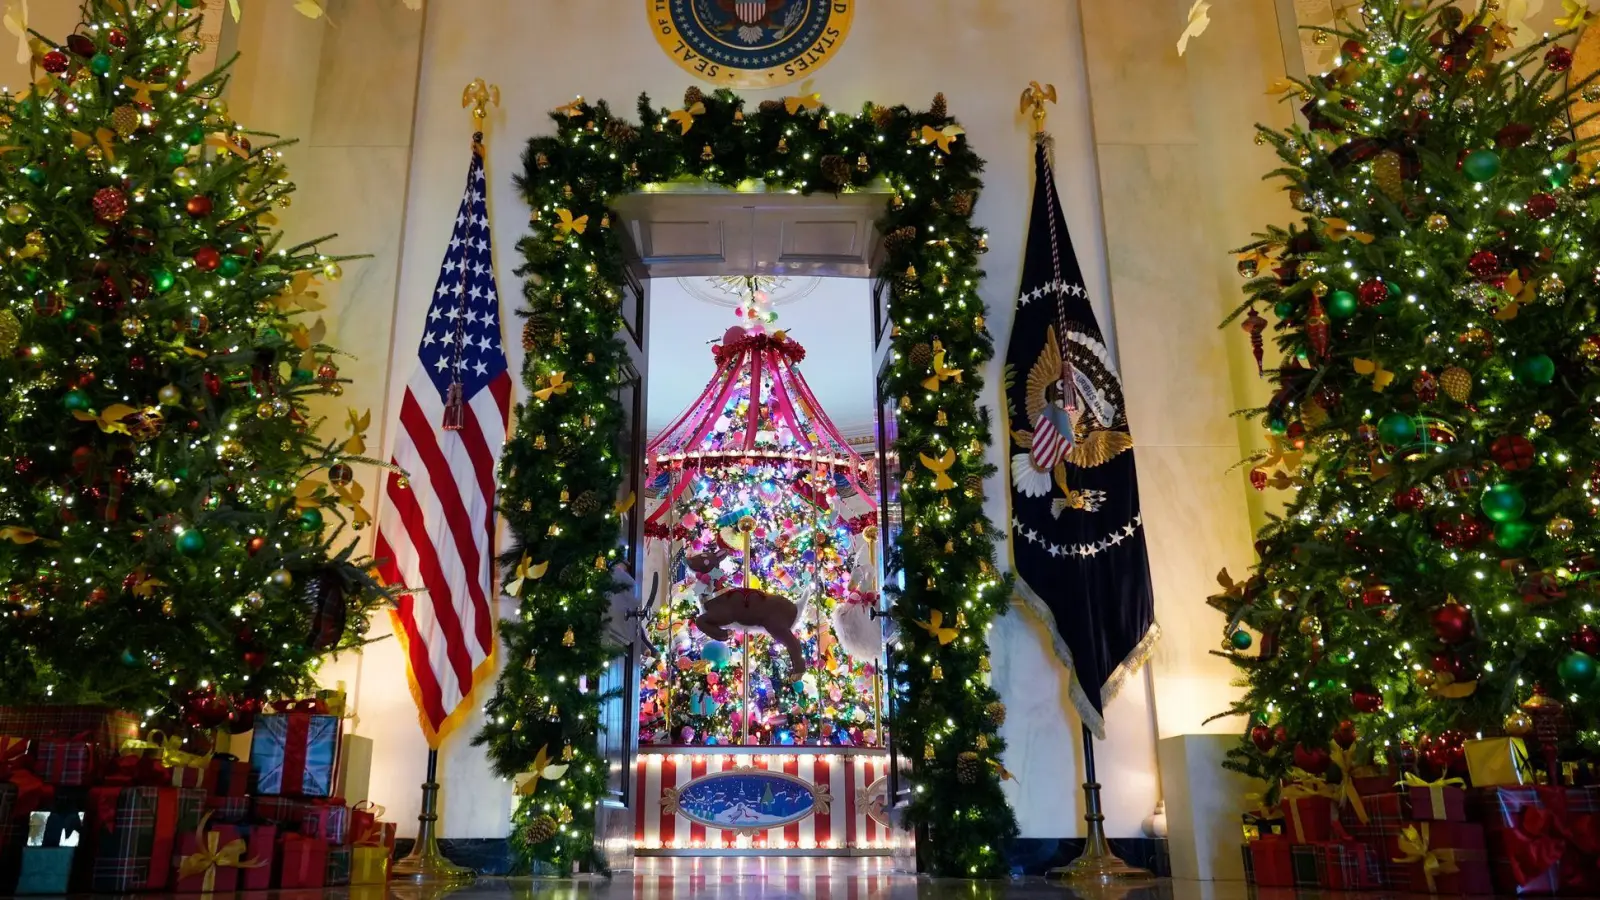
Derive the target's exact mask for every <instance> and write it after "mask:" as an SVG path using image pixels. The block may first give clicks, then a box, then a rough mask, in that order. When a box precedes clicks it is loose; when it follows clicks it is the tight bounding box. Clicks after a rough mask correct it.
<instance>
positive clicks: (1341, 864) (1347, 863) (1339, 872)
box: [1311, 841, 1383, 891]
mask: <svg viewBox="0 0 1600 900" xmlns="http://www.w3.org/2000/svg"><path fill="white" fill-rule="evenodd" d="M1311 851H1312V855H1313V857H1314V858H1315V859H1316V865H1317V873H1318V880H1317V886H1318V887H1323V888H1327V889H1328V890H1334V891H1363V890H1369V889H1371V888H1376V887H1380V886H1381V885H1382V883H1383V869H1382V866H1380V865H1379V863H1378V853H1377V849H1376V848H1374V847H1372V846H1369V845H1367V844H1364V843H1362V842H1360V841H1328V842H1326V843H1322V844H1312V845H1311Z"/></svg>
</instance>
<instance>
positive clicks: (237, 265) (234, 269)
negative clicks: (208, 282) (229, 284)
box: [217, 256, 244, 278]
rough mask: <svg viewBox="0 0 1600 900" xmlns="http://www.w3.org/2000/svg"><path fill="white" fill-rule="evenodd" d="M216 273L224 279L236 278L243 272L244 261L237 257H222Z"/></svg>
mask: <svg viewBox="0 0 1600 900" xmlns="http://www.w3.org/2000/svg"><path fill="white" fill-rule="evenodd" d="M217 271H218V272H221V273H222V277H224V278H237V277H238V276H239V273H240V272H243V271H244V260H242V259H240V258H239V257H237V256H224V257H223V258H222V265H220V266H218V267H217Z"/></svg>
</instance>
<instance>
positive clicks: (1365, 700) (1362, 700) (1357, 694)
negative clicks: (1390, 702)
mask: <svg viewBox="0 0 1600 900" xmlns="http://www.w3.org/2000/svg"><path fill="white" fill-rule="evenodd" d="M1350 705H1351V706H1353V707H1355V708H1356V712H1363V713H1375V712H1377V711H1378V710H1380V709H1383V695H1382V694H1380V693H1378V692H1377V691H1374V690H1371V689H1370V688H1367V689H1357V690H1354V691H1351V692H1350Z"/></svg>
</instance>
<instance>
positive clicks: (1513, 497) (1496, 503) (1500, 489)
mask: <svg viewBox="0 0 1600 900" xmlns="http://www.w3.org/2000/svg"><path fill="white" fill-rule="evenodd" d="M1478 505H1479V506H1481V507H1483V514H1484V515H1486V516H1488V517H1489V518H1490V519H1491V520H1492V521H1495V522H1510V521H1512V520H1514V519H1520V518H1522V514H1523V513H1524V512H1525V511H1527V509H1528V500H1527V498H1526V497H1523V496H1522V488H1519V487H1517V486H1516V485H1514V484H1512V483H1511V482H1509V481H1502V482H1500V483H1499V484H1491V485H1489V487H1488V488H1486V489H1485V490H1484V492H1483V497H1482V499H1480V500H1479V501H1478Z"/></svg>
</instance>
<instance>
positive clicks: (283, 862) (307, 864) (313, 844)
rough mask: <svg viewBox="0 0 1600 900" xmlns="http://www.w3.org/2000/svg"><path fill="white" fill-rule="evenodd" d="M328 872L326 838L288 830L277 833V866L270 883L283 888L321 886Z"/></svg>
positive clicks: (294, 888) (295, 888)
mask: <svg viewBox="0 0 1600 900" xmlns="http://www.w3.org/2000/svg"><path fill="white" fill-rule="evenodd" d="M327 874H328V842H327V841H325V840H322V839H321V838H313V837H306V836H305V835H302V834H295V833H293V832H289V833H286V834H279V835H278V868H277V875H276V877H275V878H274V879H273V886H274V887H276V888H280V889H282V890H297V889H301V888H320V887H322V886H323V879H325V878H326V877H327Z"/></svg>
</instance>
